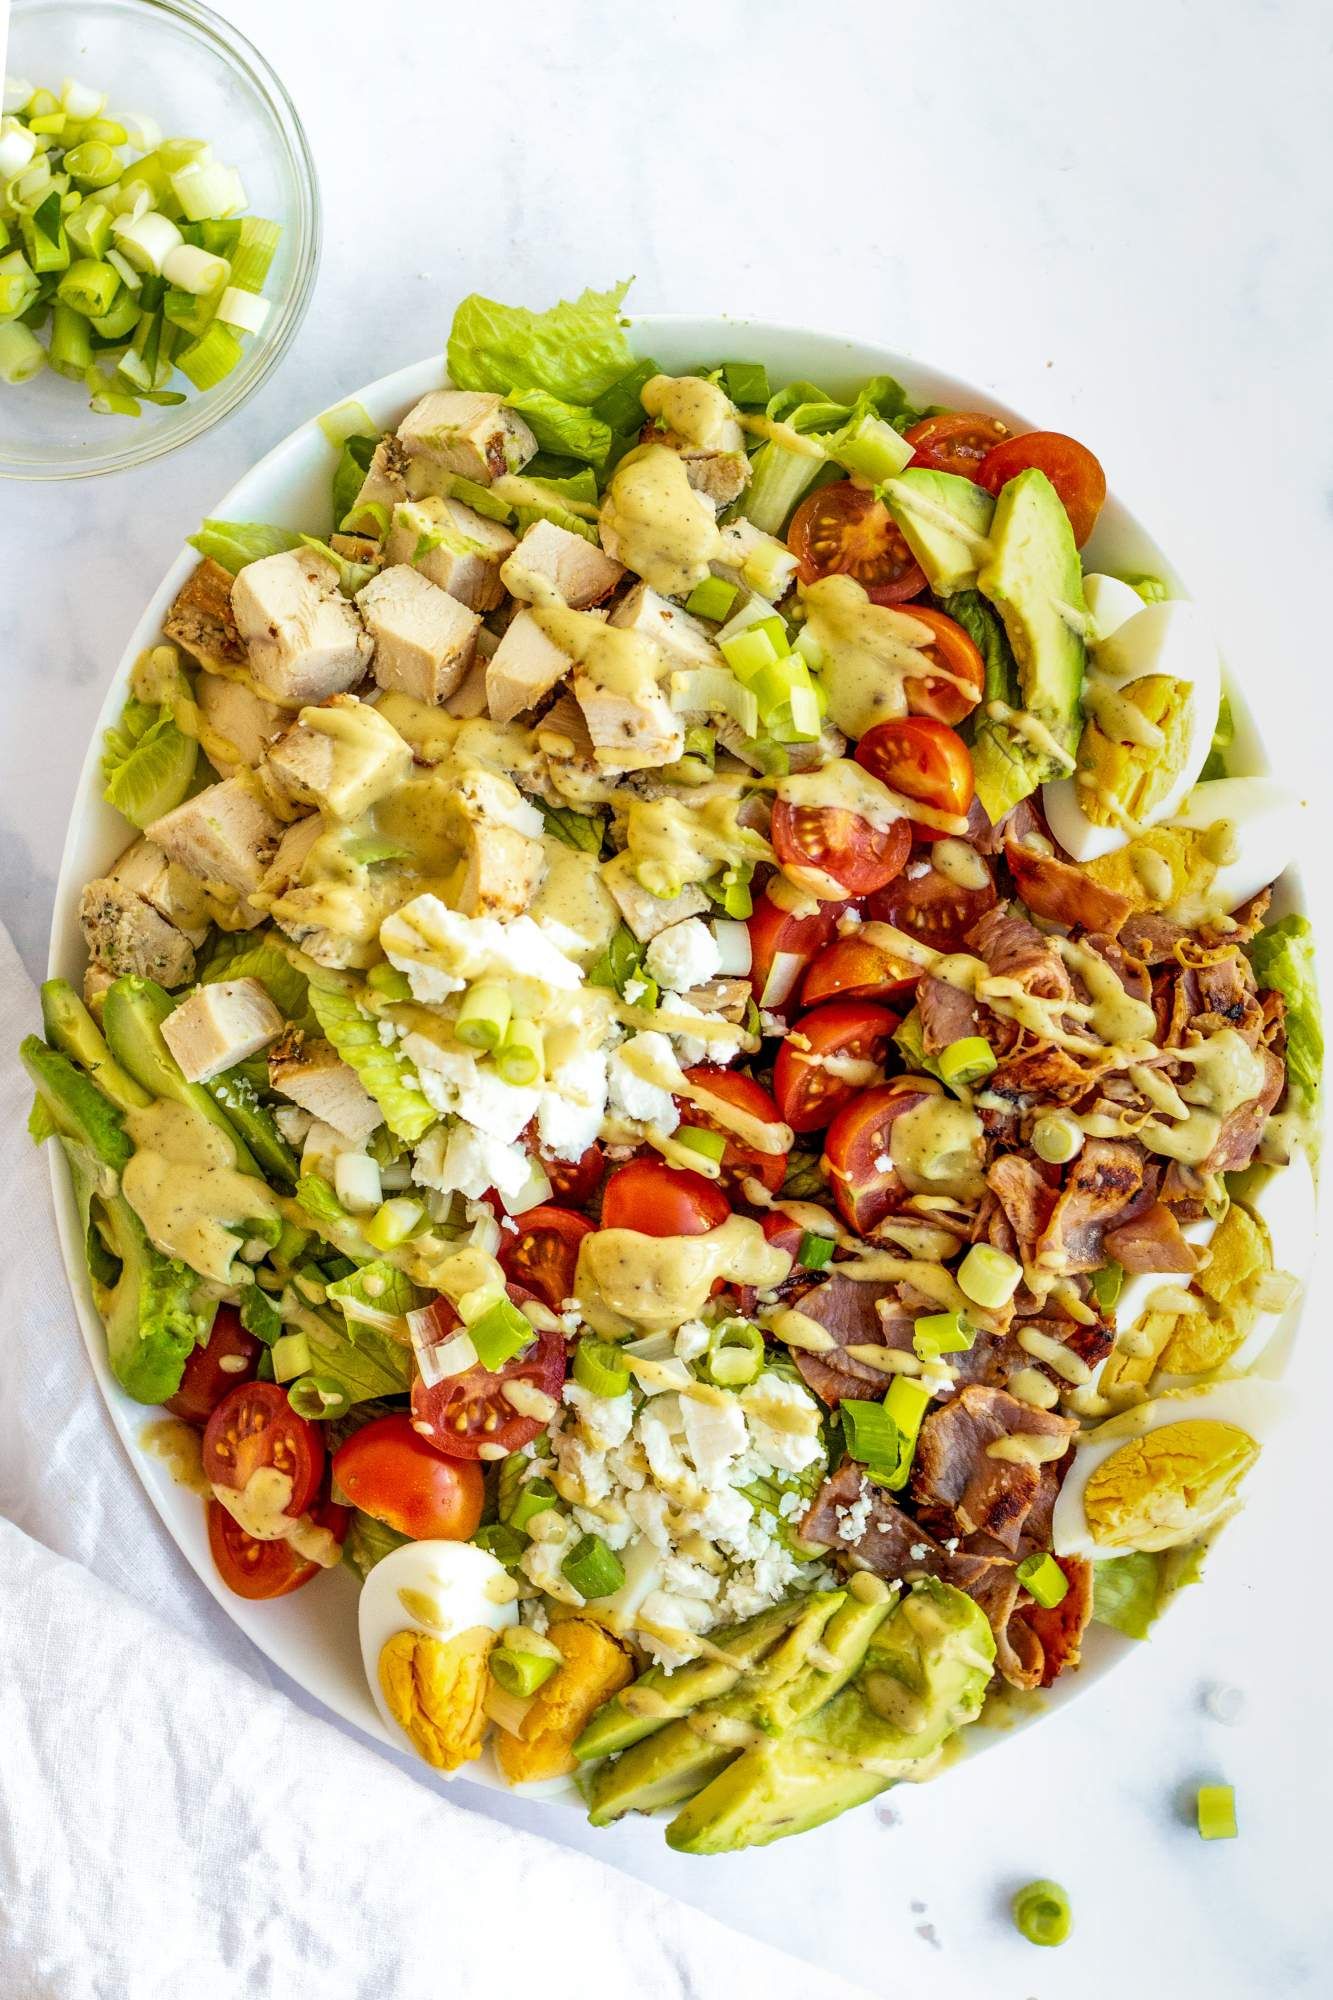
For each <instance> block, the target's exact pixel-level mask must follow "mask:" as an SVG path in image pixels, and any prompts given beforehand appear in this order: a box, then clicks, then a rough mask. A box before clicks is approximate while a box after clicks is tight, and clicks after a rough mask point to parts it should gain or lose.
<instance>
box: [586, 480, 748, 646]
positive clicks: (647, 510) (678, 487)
mask: <svg viewBox="0 0 1333 2000" xmlns="http://www.w3.org/2000/svg"><path fill="white" fill-rule="evenodd" d="M601 534H602V545H603V547H604V548H605V549H606V551H607V553H608V554H609V555H612V556H614V557H615V559H616V560H617V561H618V562H623V563H625V564H627V566H628V567H629V568H630V569H632V570H634V571H635V572H636V574H637V575H639V576H641V577H642V578H643V580H644V582H645V583H647V584H649V585H650V586H651V587H652V589H654V590H659V591H661V593H662V595H663V596H664V597H687V596H688V595H689V593H690V591H691V590H693V588H694V586H695V584H696V583H700V582H702V580H703V578H704V577H705V576H707V574H708V566H709V564H710V563H712V562H716V561H718V560H719V559H720V558H721V555H722V552H723V543H722V536H721V533H720V531H719V529H718V525H717V519H716V517H715V515H714V513H713V509H712V507H711V505H710V504H709V502H708V501H707V500H706V499H705V498H704V497H703V495H702V494H700V493H696V492H695V490H694V488H693V487H692V486H691V485H690V481H689V475H688V473H687V472H686V469H685V462H684V460H683V459H682V458H681V457H680V455H679V454H678V453H677V452H674V451H672V450H671V448H670V446H669V445H664V444H648V445H640V446H639V447H638V448H637V449H636V450H634V451H631V452H630V453H629V454H628V455H627V456H626V457H625V458H622V459H621V461H620V464H619V465H618V466H617V467H616V469H615V472H614V473H613V474H612V476H611V483H610V485H609V486H608V487H607V489H606V497H605V498H604V500H603V501H602V514H601ZM551 636H552V637H555V635H554V634H551ZM556 643H557V644H559V643H560V642H559V640H557V642H556Z"/></svg>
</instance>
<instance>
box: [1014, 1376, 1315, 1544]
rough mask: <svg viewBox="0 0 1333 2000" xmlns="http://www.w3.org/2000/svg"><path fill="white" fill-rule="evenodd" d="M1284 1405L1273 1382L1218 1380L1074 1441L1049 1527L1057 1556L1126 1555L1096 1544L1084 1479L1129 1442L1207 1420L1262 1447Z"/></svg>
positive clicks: (1154, 1402)
mask: <svg viewBox="0 0 1333 2000" xmlns="http://www.w3.org/2000/svg"><path fill="white" fill-rule="evenodd" d="M1284 1406H1285V1399H1284V1398H1283V1396H1282V1394H1281V1392H1280V1391H1279V1389H1278V1388H1277V1385H1276V1384H1275V1383H1273V1382H1265V1381H1261V1380H1259V1379H1258V1378H1256V1377H1255V1376H1249V1377H1247V1378H1245V1379H1244V1380H1234V1381H1229V1382H1218V1383H1215V1384H1214V1385H1212V1386H1211V1387H1209V1388H1206V1389H1192V1390H1187V1391H1184V1392H1177V1393H1171V1394H1166V1395H1161V1396H1154V1397H1153V1398H1152V1399H1151V1400H1150V1401H1148V1402H1144V1403H1138V1404H1136V1405H1135V1407H1134V1408H1133V1409H1132V1410H1127V1411H1125V1412H1124V1414H1123V1415H1121V1416H1118V1417H1113V1418H1111V1420H1110V1421H1109V1422H1108V1423H1104V1424H1099V1425H1098V1427H1097V1429H1096V1430H1094V1431H1089V1432H1088V1433H1086V1435H1085V1437H1084V1438H1083V1439H1082V1440H1081V1441H1080V1442H1078V1444H1077V1446H1076V1449H1075V1452H1074V1462H1073V1464H1072V1466H1071V1467H1070V1469H1069V1472H1068V1473H1067V1474H1066V1476H1065V1482H1064V1485H1063V1486H1062V1487H1061V1488H1060V1495H1059V1498H1058V1499H1057V1501H1056V1503H1055V1514H1054V1517H1053V1520H1052V1524H1051V1540H1052V1546H1053V1547H1054V1549H1055V1553H1056V1554H1057V1555H1060V1556H1085V1557H1088V1558H1090V1559H1091V1560H1093V1561H1096V1560H1097V1559H1099V1558H1105V1557H1107V1556H1120V1555H1127V1554H1129V1553H1130V1549H1129V1548H1128V1547H1127V1546H1126V1545H1124V1544H1122V1543H1111V1544H1103V1543H1100V1542H1098V1541H1097V1539H1096V1537H1095V1536H1094V1534H1093V1532H1092V1530H1091V1528H1090V1527H1089V1525H1088V1519H1087V1515H1086V1512H1085V1511H1084V1498H1085V1495H1086V1492H1087V1485H1088V1480H1089V1479H1090V1477H1091V1476H1092V1474H1093V1473H1094V1472H1095V1471H1096V1469H1097V1467H1098V1466H1099V1465H1101V1464H1103V1463H1104V1462H1105V1460H1106V1459H1108V1458H1109V1457H1110V1456H1111V1454H1112V1452H1115V1451H1118V1450H1119V1449H1120V1447H1121V1445H1123V1444H1124V1443H1126V1441H1127V1440H1128V1439H1130V1438H1135V1437H1144V1436H1147V1435H1148V1433H1149V1432H1151V1431H1155V1430H1160V1429H1162V1428H1163V1427H1164V1426H1165V1425H1167V1424H1179V1423H1192V1422H1197V1421H1199V1420H1208V1421H1211V1422H1215V1423H1224V1424H1234V1425H1235V1426H1236V1428H1237V1429H1238V1430H1242V1431H1245V1432H1246V1433H1247V1434H1248V1435H1249V1436H1250V1437H1252V1438H1254V1439H1256V1441H1258V1442H1259V1443H1263V1442H1264V1440H1265V1439H1266V1438H1267V1437H1268V1436H1269V1434H1270V1433H1271V1432H1272V1430H1273V1429H1274V1427H1275V1425H1276V1424H1277V1423H1278V1421H1279V1419H1280V1417H1281V1415H1282V1411H1283V1408H1284Z"/></svg>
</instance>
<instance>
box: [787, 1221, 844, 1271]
mask: <svg viewBox="0 0 1333 2000" xmlns="http://www.w3.org/2000/svg"><path fill="white" fill-rule="evenodd" d="M837 1247H838V1245H837V1240H836V1238H834V1237H832V1236H818V1235H816V1234H815V1232H814V1230H812V1229H807V1230H806V1231H805V1233H804V1234H803V1236H802V1237H801V1241H800V1245H799V1247H798V1249H797V1252H796V1261H797V1263H798V1264H799V1265H800V1266H801V1268H802V1270H804V1271H822V1270H823V1269H824V1266H825V1265H826V1264H828V1263H830V1262H831V1261H832V1257H833V1252H834V1251H835V1250H836V1249H837Z"/></svg>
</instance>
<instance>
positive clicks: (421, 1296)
mask: <svg viewBox="0 0 1333 2000" xmlns="http://www.w3.org/2000/svg"><path fill="white" fill-rule="evenodd" d="M426 1296H427V1295H426V1294H425V1293H424V1292H421V1291H419V1290H418V1289H417V1287H416V1286H415V1285H414V1284H413V1283H412V1280H411V1279H410V1278H409V1277H408V1276H407V1274H406V1272H404V1271H399V1270H397V1269H396V1268H395V1267H394V1265H392V1264H388V1263H385V1261H384V1260H383V1258H376V1259H375V1261H374V1262H373V1263H371V1264H363V1265H362V1266H361V1268H360V1270H358V1271H352V1272H350V1273H349V1274H348V1276H347V1277H345V1278H339V1280H338V1282H337V1283H336V1284H334V1285H330V1286H329V1302H330V1304H331V1305H336V1306H337V1307H338V1309H339V1310H340V1311H341V1312H342V1313H343V1314H344V1315H345V1316H346V1317H347V1318H348V1319H349V1320H356V1321H358V1322H359V1323H360V1324H362V1325H364V1326H373V1327H376V1328H378V1329H379V1331H380V1332H382V1333H387V1332H390V1331H391V1330H392V1329H394V1328H395V1327H401V1325H402V1322H403V1320H404V1319H405V1318H406V1317H407V1315H408V1313H410V1312H415V1311H416V1309H417V1307H418V1306H420V1305H423V1304H424V1303H425V1300H426Z"/></svg>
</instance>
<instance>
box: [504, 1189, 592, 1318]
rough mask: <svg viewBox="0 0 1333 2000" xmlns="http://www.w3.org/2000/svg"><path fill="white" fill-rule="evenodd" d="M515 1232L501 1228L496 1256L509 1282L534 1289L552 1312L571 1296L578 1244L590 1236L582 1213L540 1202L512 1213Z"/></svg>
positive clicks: (586, 1221) (590, 1230) (589, 1224)
mask: <svg viewBox="0 0 1333 2000" xmlns="http://www.w3.org/2000/svg"><path fill="white" fill-rule="evenodd" d="M514 1221H515V1223H516V1224H517V1230H518V1233H517V1234H516V1235H514V1234H511V1233H510V1231H509V1230H507V1229H506V1230H504V1231H503V1238H504V1240H503V1242H502V1243H501V1245H500V1248H499V1250H498V1251H497V1252H496V1257H497V1260H498V1262H499V1265H500V1268H501V1270H502V1271H503V1272H504V1274H505V1276H506V1278H508V1279H509V1280H510V1282H511V1284H515V1285H523V1286H526V1288H527V1289H528V1291H530V1292H535V1293H536V1294H537V1297H538V1298H539V1299H542V1300H543V1301H544V1302H545V1303H546V1304H547V1305H548V1306H550V1308H551V1310H552V1311H553V1312H559V1310H560V1308H561V1307H562V1306H563V1305H564V1302H565V1300H566V1299H569V1298H572V1297H573V1296H574V1272H575V1269H576V1268H577V1265H578V1261H579V1245H580V1243H582V1241H583V1239H584V1237H585V1236H591V1235H592V1224H591V1222H589V1220H588V1218H587V1216H586V1215H575V1214H574V1213H573V1211H572V1210H570V1209H568V1208H556V1207H555V1206H554V1204H553V1203H550V1202H543V1204H542V1205H541V1207H540V1208H530V1209H529V1210H528V1211H527V1213H526V1214H525V1215H516V1216H515V1217H514Z"/></svg>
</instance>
